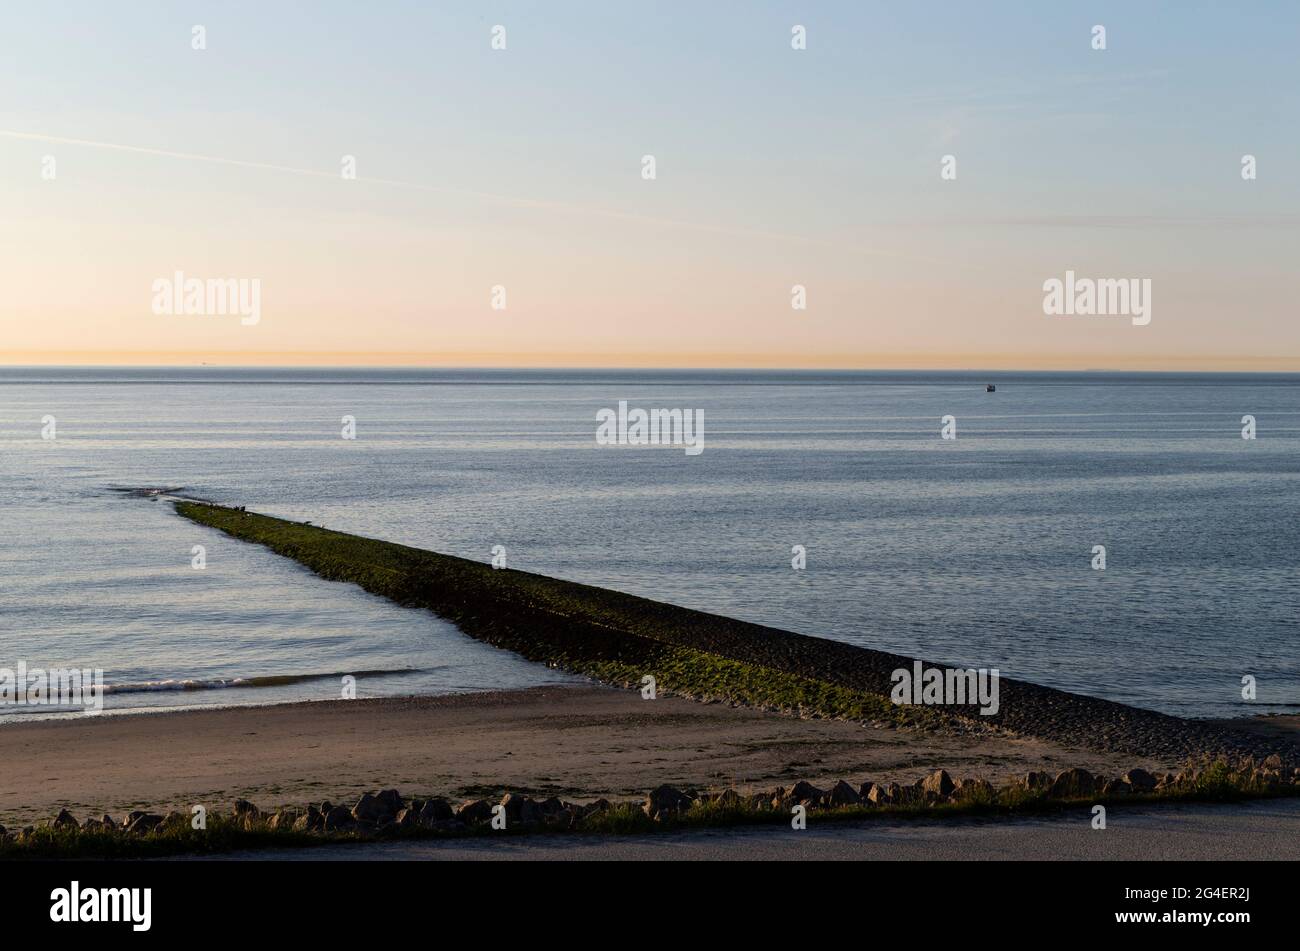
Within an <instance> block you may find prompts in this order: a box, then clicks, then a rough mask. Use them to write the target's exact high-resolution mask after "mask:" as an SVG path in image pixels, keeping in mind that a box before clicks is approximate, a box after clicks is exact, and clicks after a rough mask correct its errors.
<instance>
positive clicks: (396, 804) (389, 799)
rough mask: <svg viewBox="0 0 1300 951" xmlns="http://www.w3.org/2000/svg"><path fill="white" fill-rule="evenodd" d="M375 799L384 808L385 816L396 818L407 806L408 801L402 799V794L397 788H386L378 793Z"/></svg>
mask: <svg viewBox="0 0 1300 951" xmlns="http://www.w3.org/2000/svg"><path fill="white" fill-rule="evenodd" d="M375 799H376V801H377V802H378V803H379V805H380V807H381V808H382V809H383V810H384V816H385V818H390V819H391V818H396V816H397V814H398V813H399V812H401V811H402V809H403V808H404V807H405V806H406V803H405V802H403V801H402V796H401V794H400V793H398V791H397V790H396V789H385V790H383V791H381V792H379V793H377V794H376V795H375Z"/></svg>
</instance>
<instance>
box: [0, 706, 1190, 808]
mask: <svg viewBox="0 0 1300 951" xmlns="http://www.w3.org/2000/svg"><path fill="white" fill-rule="evenodd" d="M0 757H3V760H4V761H5V762H6V763H7V764H10V768H9V769H7V770H6V771H5V773H4V775H3V776H2V777H0V824H3V825H5V826H7V827H9V828H14V827H15V826H22V825H23V824H34V823H37V822H39V821H41V820H44V819H49V818H52V817H53V816H54V815H55V814H56V813H57V812H58V811H59V810H60V809H64V808H66V809H69V810H71V811H73V812H74V813H76V814H78V815H79V816H82V817H84V816H85V815H87V814H91V815H95V816H98V815H100V814H102V813H104V812H109V813H112V814H114V815H116V816H120V815H121V814H123V813H124V812H126V811H130V810H133V809H151V810H155V811H158V810H162V811H164V812H165V811H166V810H168V809H177V810H183V811H185V812H187V813H188V811H189V809H190V808H191V807H192V806H193V805H204V806H205V807H206V808H209V809H212V810H218V809H220V810H224V809H227V808H228V807H229V805H230V803H231V802H232V801H233V800H234V799H236V798H244V799H249V800H251V801H253V802H255V803H256V804H257V805H258V806H259V807H262V808H272V807H278V806H281V805H290V804H295V803H296V804H301V803H302V802H306V801H312V800H323V799H331V800H332V801H336V802H337V801H346V800H349V799H355V798H356V797H357V796H359V795H360V794H361V793H363V792H367V791H373V790H375V789H382V788H388V787H393V786H396V787H398V788H401V789H403V791H409V792H410V793H412V794H415V795H435V794H436V795H442V796H451V797H463V798H472V797H475V796H480V795H489V794H490V795H496V794H500V793H502V792H504V791H507V790H510V791H514V792H516V793H527V794H530V795H541V796H549V795H556V796H562V797H564V798H566V799H569V800H573V801H590V800H595V799H598V798H613V797H627V796H642V795H644V793H645V791H646V790H647V789H650V788H653V787H655V786H658V785H661V784H665V783H666V784H675V785H680V786H682V787H689V788H699V789H710V788H723V787H729V788H736V789H743V790H750V789H759V788H766V787H770V786H776V785H781V784H786V785H788V784H789V783H791V782H792V781H799V780H804V781H809V782H813V783H817V782H828V783H829V782H833V781H836V780H840V779H849V780H852V781H854V782H861V781H865V780H868V779H870V780H871V781H874V782H898V783H900V784H908V783H912V782H914V781H916V780H917V779H920V778H922V777H924V776H926V775H928V774H929V773H931V772H933V771H934V770H935V769H946V770H948V771H949V772H950V773H951V774H952V775H953V776H954V778H961V777H978V778H981V779H987V780H989V781H992V782H997V781H1010V780H1014V779H1017V778H1019V777H1022V776H1023V775H1024V774H1026V773H1027V772H1030V771H1042V772H1050V773H1052V774H1055V773H1056V772H1058V771H1060V770H1064V769H1067V768H1071V767H1082V768H1085V769H1089V770H1090V771H1093V772H1096V773H1104V774H1112V775H1119V774H1122V773H1123V772H1124V771H1125V770H1128V769H1131V768H1134V767H1142V768H1144V769H1148V770H1150V771H1152V772H1163V771H1175V770H1177V769H1178V768H1179V767H1181V766H1182V765H1184V764H1183V763H1181V762H1179V761H1176V760H1161V759H1158V758H1135V757H1132V756H1129V755H1126V754H1101V753H1097V752H1095V751H1090V750H1085V749H1080V748H1077V747H1074V746H1070V745H1066V744H1058V743H1051V742H1047V741H1043V740H1040V739H1035V738H1032V737H1012V736H1007V735H1003V734H981V735H972V734H945V733H938V732H932V731H917V730H908V729H900V728H897V727H895V726H892V725H864V724H861V723H857V722H852V721H847V720H832V719H821V718H807V719H801V718H797V717H793V716H788V715H782V714H777V713H772V712H767V711H762V710H755V709H752V708H749V707H745V706H732V705H728V704H723V703H700V702H698V701H694V700H689V699H684V698H680V697H670V696H661V697H660V698H659V699H657V700H653V701H647V700H642V699H641V695H640V693H639V692H637V691H632V690H621V689H618V688H613V687H605V686H556V687H532V688H525V689H521V690H509V691H493V692H476V693H467V694H454V695H443V696H415V697H382V698H371V699H364V700H314V701H299V702H295V703H283V704H270V705H266V706H235V707H225V708H220V709H197V710H174V711H150V712H148V713H142V714H126V715H121V716H113V717H91V718H77V719H71V720H39V721H33V722H30V723H16V724H5V725H4V726H3V727H0Z"/></svg>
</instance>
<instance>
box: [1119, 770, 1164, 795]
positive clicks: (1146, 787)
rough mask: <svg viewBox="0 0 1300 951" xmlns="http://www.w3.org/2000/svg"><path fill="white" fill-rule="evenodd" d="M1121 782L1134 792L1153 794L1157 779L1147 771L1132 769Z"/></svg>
mask: <svg viewBox="0 0 1300 951" xmlns="http://www.w3.org/2000/svg"><path fill="white" fill-rule="evenodd" d="M1121 780H1122V781H1123V782H1124V783H1125V784H1127V785H1128V786H1130V787H1132V791H1133V792H1151V791H1152V790H1153V789H1155V788H1156V778H1155V777H1154V776H1152V775H1151V774H1150V773H1148V772H1147V771H1146V770H1145V769H1141V768H1139V769H1130V770H1129V771H1128V772H1127V773H1125V774H1124V775H1123V776H1122V777H1121Z"/></svg>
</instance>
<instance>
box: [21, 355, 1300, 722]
mask: <svg viewBox="0 0 1300 951" xmlns="http://www.w3.org/2000/svg"><path fill="white" fill-rule="evenodd" d="M986 382H994V383H996V384H997V392H996V393H986V392H985V390H984V384H985V383H986ZM621 399H625V400H628V401H629V403H630V404H631V405H632V406H634V407H636V406H640V407H645V408H654V407H664V408H672V407H681V408H694V409H701V410H703V411H704V415H705V451H704V452H703V453H702V454H700V455H698V456H687V455H686V454H685V453H684V452H682V451H681V450H680V449H673V448H665V447H646V448H628V447H611V446H598V445H596V442H595V425H596V424H595V416H596V412H597V410H599V409H601V408H605V407H615V406H616V405H617V403H618V401H619V400H621ZM947 414H951V415H953V416H955V417H956V418H957V427H958V429H957V432H958V438H957V439H956V440H955V441H944V440H941V439H940V438H939V429H940V417H942V416H944V415H947ZM1245 414H1251V415H1253V416H1255V418H1256V419H1257V421H1258V438H1257V439H1255V440H1253V441H1247V440H1243V439H1242V438H1241V418H1242V416H1243V415H1245ZM47 415H50V416H53V417H55V419H56V420H57V423H56V426H57V438H55V439H53V440H44V439H42V438H41V429H42V418H43V417H45V416H47ZM344 415H351V416H354V417H355V418H356V427H357V438H356V439H355V440H351V441H350V440H344V439H342V438H340V429H341V418H342V417H343V416H344ZM137 486H168V487H180V486H183V487H184V488H185V491H186V492H188V493H192V494H195V495H198V496H202V497H206V498H212V499H215V500H219V501H222V502H227V503H232V504H243V505H247V506H248V507H249V508H250V509H256V510H258V511H263V512H267V513H270V514H274V515H280V516H284V517H288V518H295V519H310V520H311V521H313V522H314V523H316V524H323V525H326V526H328V527H331V528H337V529H340V530H343V531H349V532H358V533H361V534H365V535H372V536H377V537H381V538H386V539H391V540H394V541H400V542H405V543H407V544H411V545H417V546H420V547H425V548H430V549H434V550H436V551H442V552H448V553H452V554H457V555H462V556H464V557H467V558H474V559H479V560H482V561H488V560H490V552H491V549H492V547H493V546H494V545H504V546H505V547H506V550H507V553H508V558H509V564H510V566H511V567H513V568H520V569H524V570H527V571H535V572H541V573H543V574H549V575H554V576H557V577H561V578H568V579H572V580H576V581H583V582H587V583H591V584H597V585H604V586H607V587H611V588H616V589H619V590H622V591H628V592H632V593H635V594H640V595H644V596H647V597H651V598H657V599H660V600H664V601H670V602H673V603H676V604H681V605H686V606H689V607H693V608H699V609H702V610H706V611H713V612H718V613H721V614H727V615H732V616H734V617H739V618H744V619H746V620H751V621H757V622H761V623H765V624H771V625H775V626H778V627H784V628H789V629H791V630H795V631H801V632H804V633H808V634H816V635H821V636H824V637H831V638H836V639H839V640H844V641H849V642H851V643H855V644H861V645H865V646H869V647H876V648H882V649H886V650H893V651H898V652H900V653H904V654H915V655H920V656H924V657H927V658H930V659H933V660H938V661H941V662H947V663H952V664H960V665H965V666H978V667H998V668H999V669H1000V670H1001V671H1002V672H1003V674H1004V675H1006V676H1014V677H1019V678H1023V679H1027V680H1032V681H1037V682H1040V683H1044V684H1050V685H1052V686H1056V687H1062V688H1066V689H1069V690H1076V691H1080V692H1083V693H1088V694H1093V695H1097V696H1102V697H1107V698H1110V699H1114V700H1120V701H1124V702H1129V703H1134V704H1139V705H1142V706H1146V707H1151V708H1155V709H1160V710H1164V711H1168V712H1171V713H1178V714H1183V715H1195V716H1211V715H1214V716H1223V715H1246V714H1250V713H1256V712H1264V711H1269V710H1284V709H1289V708H1294V705H1296V704H1298V703H1300V642H1298V641H1297V634H1298V624H1297V620H1298V619H1297V609H1298V608H1300V588H1298V587H1297V582H1298V581H1300V377H1295V376H1285V375H1266V376H1265V375H1262V376H1244V375H1242V376H1238V375H1203V376H1201V375H1196V376H1163V375H1114V374H981V375H979V376H973V375H968V374H942V373H929V374H916V373H753V372H747V373H729V372H616V371H608V372H597V371H564V372H561V371H546V372H542V371H410V370H374V371H356V370H354V371H345V370H221V369H206V368H204V369H185V370H157V369H136V370H117V369H114V370H87V369H49V368H26V369H12V368H10V369H0V513H2V514H0V517H2V518H3V524H2V528H3V531H2V532H0V666H5V667H14V666H15V665H16V663H17V662H18V661H19V660H24V661H26V662H27V663H28V664H29V665H30V666H62V665H75V666H81V667H102V668H104V670H105V676H106V680H107V682H108V683H109V684H110V685H111V687H112V688H115V692H113V693H111V694H110V695H109V697H108V708H109V710H110V711H125V710H139V709H145V708H150V707H158V706H196V705H205V704H222V705H226V704H244V703H268V702H280V701H288V700H300V699H327V698H334V697H337V696H339V692H340V677H341V675H342V674H345V673H351V674H355V675H357V676H358V692H359V695H361V696H376V695H384V694H399V693H436V692H454V691H472V690H485V689H494V688H509V687H519V686H526V685H534V684H542V683H551V682H558V681H565V680H570V679H573V678H569V677H568V676H567V675H564V674H561V673H557V672H555V671H551V670H547V669H546V668H543V667H540V666H537V665H533V664H529V663H527V662H525V661H522V660H520V659H519V658H517V657H515V656H513V655H511V654H508V653H505V652H503V651H499V650H495V649H493V648H490V647H487V646H485V645H483V644H480V643H478V642H476V641H473V640H470V639H469V638H466V637H464V636H463V635H461V634H460V633H459V632H458V631H456V630H455V628H453V627H451V626H450V625H448V624H446V623H444V622H441V621H439V620H438V619H436V618H434V617H433V616H432V615H429V614H427V613H424V612H419V611H411V610H405V609H402V608H399V607H396V606H394V605H391V604H389V603H387V602H385V601H383V600H380V599H377V598H373V597H371V596H369V595H366V594H365V593H363V592H361V591H359V590H357V589H355V588H352V587H350V586H347V585H340V584H332V583H329V582H325V581H321V580H320V579H317V578H315V577H313V576H312V575H310V574H309V573H307V572H306V571H305V570H304V569H302V568H300V567H299V566H297V565H295V564H293V563H291V562H289V561H286V560H284V559H281V558H278V557H277V556H275V555H272V554H270V553H269V552H266V551H264V550H262V549H260V548H257V547H254V546H250V545H246V544H242V543H239V542H235V541H233V540H229V539H226V538H225V537H223V536H221V535H219V534H216V533H214V532H211V531H209V530H206V529H203V528H201V527H199V526H195V525H192V524H190V523H188V522H186V521H184V520H182V519H180V518H179V517H177V516H176V515H175V514H174V513H172V511H171V507H170V506H169V505H168V504H167V503H165V502H157V501H151V500H148V499H143V498H136V497H130V496H127V495H124V494H123V493H121V492H119V491H114V490H115V489H118V488H122V487H137ZM196 544H202V545H204V546H206V548H207V567H206V569H204V570H201V571H199V570H194V569H193V568H192V567H191V564H190V559H191V549H192V546H194V545H196ZM793 545H803V546H805V547H806V549H807V569H806V570H804V571H794V570H792V569H791V566H790V559H791V546H793ZM1094 545H1105V546H1106V548H1107V568H1106V569H1105V570H1104V571H1096V570H1093V569H1092V567H1091V561H1092V548H1093V546H1094ZM1247 674H1249V675H1253V676H1254V677H1256V678H1257V682H1258V700H1257V701H1256V702H1255V703H1254V704H1247V703H1245V702H1244V701H1243V700H1242V699H1241V678H1242V677H1243V675H1247ZM1288 705H1290V707H1288ZM33 715H42V711H40V710H39V709H37V710H36V711H35V712H32V710H31V708H28V709H27V710H26V711H23V710H16V709H15V708H7V709H4V710H0V717H13V716H33Z"/></svg>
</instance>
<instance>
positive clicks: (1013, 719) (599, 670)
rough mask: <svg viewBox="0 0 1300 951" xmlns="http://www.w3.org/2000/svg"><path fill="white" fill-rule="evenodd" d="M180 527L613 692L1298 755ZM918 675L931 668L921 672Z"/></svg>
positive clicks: (850, 651) (469, 566) (457, 566)
mask: <svg viewBox="0 0 1300 951" xmlns="http://www.w3.org/2000/svg"><path fill="white" fill-rule="evenodd" d="M176 510H177V512H178V513H179V514H181V515H182V516H184V517H186V518H189V519H191V520H193V521H195V522H198V523H200V524H203V525H207V526H210V527H212V528H215V529H219V530H220V531H223V532H225V533H226V534H228V535H231V536H233V537H235V538H239V539H242V540H244V541H249V542H255V543H258V544H262V545H265V546H266V547H268V548H270V549H271V550H272V551H275V552H277V553H278V554H280V555H283V556H285V557H288V558H292V559H294V560H295V561H298V562H299V563H301V564H303V565H305V566H306V567H308V568H310V569H312V570H313V571H314V572H316V573H317V574H318V575H320V576H322V577H324V578H328V579H331V580H336V581H350V582H353V583H355V584H358V585H360V586H361V587H362V588H364V589H365V590H367V591H369V592H371V593H373V594H378V595H382V596H384V597H387V598H390V599H391V600H393V601H396V602H398V603H400V604H403V605H407V606H411V607H422V608H427V609H428V610H431V611H433V612H434V613H435V614H438V615H439V616H441V617H443V618H446V619H447V620H449V621H452V622H453V623H455V624H456V625H457V626H458V627H459V628H460V629H461V630H462V631H464V632H465V633H466V634H468V635H470V636H472V637H476V638H478V639H480V640H483V641H486V642H487V643H490V644H493V645H494V646H497V647H501V648H505V649H508V650H512V651H515V652H516V653H519V654H521V655H522V656H524V657H526V658H528V659H530V660H535V661H539V662H542V663H546V664H550V665H552V666H554V667H558V668H562V669H565V670H570V671H574V672H577V673H582V674H587V675H589V676H592V677H595V678H597V679H600V680H603V681H606V682H610V683H616V684H621V685H629V684H636V683H638V682H639V681H640V680H641V677H642V676H644V675H650V676H653V677H655V679H656V681H657V682H658V684H659V686H660V688H661V689H664V690H667V691H670V692H673V693H677V694H680V695H683V696H688V697H695V698H699V699H724V700H728V701H732V702H737V703H745V704H750V705H753V706H758V707H765V708H769V709H781V710H784V711H786V712H794V713H798V714H801V715H814V716H836V717H844V718H848V719H855V718H856V719H862V720H885V721H894V722H898V723H903V724H906V725H911V726H919V727H938V728H949V729H951V728H955V729H959V730H971V729H975V730H986V729H996V730H1003V731H1008V732H1010V733H1013V734H1017V735H1022V736H1032V737H1039V738H1042V739H1046V740H1050V741H1053V742H1057V743H1063V744H1066V745H1073V746H1080V747H1084V748H1089V749H1094V750H1098V751H1102V752H1115V753H1123V754H1127V755H1132V756H1135V757H1149V758H1160V759H1165V760H1174V761H1177V760H1183V759H1189V758H1193V759H1194V758H1197V757H1201V756H1203V755H1213V756H1222V757H1227V758H1230V759H1235V758H1240V757H1244V756H1253V757H1257V758H1261V759H1262V758H1264V757H1267V756H1271V755H1277V756H1279V757H1280V758H1281V759H1282V760H1283V761H1284V762H1285V763H1287V764H1288V765H1290V764H1295V763H1300V742H1298V741H1296V740H1295V739H1293V738H1287V737H1265V736H1260V735H1257V734H1251V733H1246V732H1244V731H1237V730H1233V729H1229V728H1226V727H1222V726H1216V725H1212V724H1208V723H1201V722H1197V721H1194V720H1184V719H1181V718H1178V717H1173V716H1168V715H1166V714H1162V713H1156V712H1154V711H1150V710H1143V709H1140V708H1137V707H1131V706H1126V705H1124V704H1119V703H1113V702H1111V701H1107V700H1101V699H1098V698H1095V697H1087V696H1083V695H1080V694H1072V693H1068V692H1066V691H1062V690H1056V689H1053V688H1050V687H1042V686H1039V685H1037V684H1032V683H1027V682H1025V681H1019V680H1014V679H1011V678H1007V677H1003V678H1001V680H1000V684H999V686H1000V704H999V708H998V712H997V713H996V714H994V715H992V716H982V715H980V713H979V712H978V709H977V708H976V707H973V706H945V707H924V708H922V707H913V706H896V705H894V704H892V703H891V702H890V700H889V696H890V692H891V689H892V686H893V684H892V681H891V675H892V673H893V671H895V670H898V669H900V668H905V669H912V667H913V663H914V659H913V658H910V657H903V656H901V655H898V654H891V653H887V652H884V651H876V650H871V649H868V648H863V647H856V646H853V645H850V644H844V643H841V642H839V641H832V640H827V639H825V638H819V637H811V636H808V635H803V634H795V633H793V632H790V631H784V630H780V629H777V628H772V627H766V626H763V625H759V624H750V623H747V622H744V621H738V620H735V619H732V618H727V617H722V616H720V615H715V614H708V613H705V612H702V611H693V610H690V609H687V608H681V607H677V606H675V605H671V604H665V603H662V602H658V601H652V600H649V599H647V598H640V597H636V596H633V595H628V594H622V593H620V592H617V591H610V590H607V589H604V588H597V587H593V586H590V585H583V584H578V583H575V582H570V581H562V580H559V579H556V578H549V577H546V576H543V575H537V574H531V573H528V572H522V571H515V570H508V569H494V568H492V567H491V566H489V565H487V564H480V563H478V562H473V561H469V560H467V559H463V558H457V557H455V556H451V555H442V554H438V553H435V552H430V551H425V550H422V549H418V548H410V547H408V546H405V545H397V544H394V543H391V542H385V541H380V540H377V539H370V538H363V537H360V536H356V535H349V534H345V533H343V532H335V531H330V530H327V529H323V528H320V527H317V526H312V525H308V524H305V523H296V522H290V521H286V520H284V519H278V518H272V517H270V516H266V515H259V514H256V513H254V512H248V511H245V510H244V508H243V507H238V508H231V507H226V506H219V505H212V504H209V503H202V502H196V501H191V500H181V501H177V502H176ZM920 663H921V665H922V668H923V669H925V670H928V669H931V668H934V669H936V670H944V669H946V668H944V667H943V666H942V665H939V664H935V663H933V662H930V661H921V662H920Z"/></svg>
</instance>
